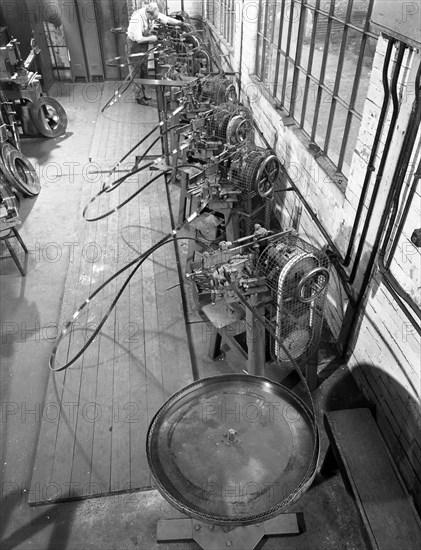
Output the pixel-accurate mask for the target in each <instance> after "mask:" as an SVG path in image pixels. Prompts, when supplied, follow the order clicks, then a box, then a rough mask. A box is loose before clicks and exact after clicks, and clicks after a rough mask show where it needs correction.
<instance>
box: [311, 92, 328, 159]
mask: <svg viewBox="0 0 421 550" xmlns="http://www.w3.org/2000/svg"><path fill="white" fill-rule="evenodd" d="M331 107H332V95H331V94H329V93H327V92H326V91H325V90H323V91H322V96H321V100H320V107H319V117H318V119H317V126H316V134H315V137H314V140H315V142H316V143H317V145H318V146H319V147H320V148H321V149H324V146H325V137H326V130H327V123H328V120H329V114H330V108H331Z"/></svg>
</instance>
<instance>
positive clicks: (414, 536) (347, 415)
mask: <svg viewBox="0 0 421 550" xmlns="http://www.w3.org/2000/svg"><path fill="white" fill-rule="evenodd" d="M325 427H326V432H327V435H328V437H329V441H330V447H329V449H328V452H327V454H326V458H325V460H324V462H323V465H322V469H321V473H322V475H327V474H329V473H330V472H331V471H332V468H334V467H335V466H338V467H339V469H340V471H341V474H342V476H343V478H344V481H345V484H346V486H347V489H348V490H350V491H351V493H352V495H353V497H354V499H355V502H356V505H357V507H358V511H359V513H360V515H361V518H362V522H363V526H364V532H365V535H366V536H367V539H368V543H369V544H370V545H371V547H372V548H373V549H376V550H377V549H378V550H419V549H420V548H421V522H420V518H419V515H418V514H417V511H416V509H415V506H414V505H413V503H412V500H411V498H410V496H409V494H408V492H407V490H406V488H405V486H404V483H403V481H402V478H401V476H400V474H399V472H398V470H397V468H396V466H395V464H394V462H393V460H392V458H391V456H390V454H389V451H388V448H387V447H386V444H385V442H384V440H383V438H382V436H381V435H380V432H379V430H378V428H377V425H376V423H375V421H374V418H373V416H372V414H371V412H370V410H369V409H366V408H363V409H347V410H343V411H331V412H327V413H326V414H325Z"/></svg>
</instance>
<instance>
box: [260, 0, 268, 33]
mask: <svg viewBox="0 0 421 550" xmlns="http://www.w3.org/2000/svg"><path fill="white" fill-rule="evenodd" d="M266 6H267V1H266V0H260V8H259V32H261V33H263V31H264V29H265V17H266Z"/></svg>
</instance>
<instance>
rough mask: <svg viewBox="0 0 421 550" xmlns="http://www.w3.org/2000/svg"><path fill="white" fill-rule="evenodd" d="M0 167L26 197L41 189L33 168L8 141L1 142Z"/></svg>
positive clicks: (13, 185)
mask: <svg viewBox="0 0 421 550" xmlns="http://www.w3.org/2000/svg"><path fill="white" fill-rule="evenodd" d="M0 157H1V163H0V168H1V170H2V171H3V172H4V175H5V176H6V179H7V181H8V183H9V185H11V186H12V187H14V188H15V189H17V190H18V191H20V192H21V193H23V195H25V196H28V197H34V196H35V195H38V193H39V192H40V191H41V184H40V181H39V178H38V175H37V173H36V171H35V168H34V167H33V166H32V164H31V163H30V162H29V160H28V159H27V158H26V157H25V155H23V154H22V153H21V152H20V151H18V149H16V148H15V147H13V145H12V144H10V143H7V142H6V143H3V144H2V145H1V149H0Z"/></svg>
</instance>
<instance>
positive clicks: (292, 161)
mask: <svg viewBox="0 0 421 550" xmlns="http://www.w3.org/2000/svg"><path fill="white" fill-rule="evenodd" d="M257 6H258V2H256V1H255V0H244V2H242V3H241V2H239V3H238V6H237V10H238V13H239V17H238V18H237V20H236V35H235V37H236V38H235V44H234V51H233V52H232V51H227V53H228V54H229V55H230V60H231V63H232V65H233V66H234V67H236V68H237V67H238V68H239V69H241V82H242V96H241V100H242V101H243V102H244V103H245V104H247V105H250V106H251V108H252V110H253V114H254V118H255V120H256V122H257V124H258V126H259V128H260V130H261V131H262V132H263V134H264V136H265V138H266V140H267V141H268V143H269V145H270V146H271V147H273V148H274V149H275V151H276V153H277V155H278V156H279V158H280V159H281V161H282V162H283V164H284V166H285V168H286V170H287V172H288V174H289V175H290V177H291V178H292V179H293V181H294V183H295V184H296V186H297V187H298V189H299V190H300V192H301V193H302V195H303V196H304V197H305V199H306V201H307V202H308V203H309V204H310V205H311V207H312V209H313V210H314V212H316V213H317V216H318V219H319V220H320V222H321V223H322V224H323V225H324V227H325V229H326V230H327V231H328V234H329V235H330V237H331V239H332V240H333V242H334V243H335V244H336V246H337V247H338V249H339V250H340V251H341V252H342V254H343V255H344V254H345V252H346V249H347V245H348V240H349V235H350V232H351V227H352V224H353V220H354V216H355V211H356V208H357V205H358V200H359V197H360V193H361V187H362V184H363V181H364V176H365V172H366V167H367V161H368V159H369V155H370V152H371V148H372V145H373V139H374V135H375V132H376V128H377V122H378V118H379V114H380V109H381V105H382V101H383V85H382V69H383V62H384V57H385V52H386V48H387V41H386V40H385V39H383V38H381V37H380V38H379V40H378V45H377V49H376V53H375V57H374V62H373V68H372V71H371V75H370V85H369V89H368V94H367V100H366V102H365V106H364V112H363V120H362V123H361V128H360V132H359V136H358V141H357V145H356V148H355V151H354V155H353V159H352V164H351V171H350V175H349V179H348V182H347V186H346V190H345V191H344V190H342V189H340V187H339V186H338V185H336V184H335V183H334V182H332V181H331V179H330V177H329V176H328V174H327V173H326V171H325V170H324V169H323V168H322V166H320V165H319V164H318V163H317V161H316V160H315V158H314V157H313V155H312V154H311V153H310V152H309V149H308V147H307V144H306V140H305V139H304V138H303V136H302V134H301V132H300V131H299V130H298V129H297V128H296V127H295V126H294V125H285V124H284V119H283V117H282V115H281V114H280V112H279V111H278V110H275V109H274V107H273V106H272V104H271V103H270V101H269V100H268V99H266V98H265V97H264V95H263V94H262V91H261V88H260V85H259V84H256V80H255V79H253V77H252V75H253V74H254V69H255V55H256V36H257V11H256V8H257ZM241 29H242V37H243V39H242V44H241ZM241 45H242V47H243V50H242V58H241V67H240V51H241ZM395 54H396V50H395V49H394V51H393V54H392V63H391V66H390V69H389V77H390V76H391V74H392V71H393V67H394V62H393V60H394V58H395ZM419 62H420V53H419V52H418V53H417V52H414V51H407V52H406V54H405V57H404V68H405V70H403V71H401V77H400V82H399V92H400V105H401V108H400V114H399V119H398V123H397V127H396V131H395V132H394V135H393V140H392V146H391V150H390V154H389V156H388V161H387V164H386V166H385V171H384V176H383V179H382V185H381V189H380V193H379V195H378V201H377V207H376V209H375V211H374V215H373V218H372V223H371V224H370V227H369V232H368V234H367V239H366V242H365V243H364V245H365V246H364V251H363V256H362V261H361V265H360V268H359V271H358V275H357V278H356V282H355V285H354V286H355V291H356V292H357V290H358V285H359V283H360V281H361V278H362V277H363V275H364V271H365V268H366V262H367V259H368V256H369V253H370V251H371V249H372V245H373V242H374V238H375V234H376V231H377V227H378V221H379V219H380V215H381V212H382V211H383V206H384V202H385V199H386V195H387V192H388V190H389V188H390V183H391V180H392V178H393V174H394V171H395V168H396V163H397V158H398V154H399V151H400V149H401V145H402V141H403V138H404V135H405V132H406V129H407V125H408V121H409V117H410V111H411V106H412V103H413V100H414V92H413V90H414V85H413V83H414V81H415V76H414V75H415V70H416V68H417V67H418V64H419ZM391 114H392V111H391V108H390V109H389V111H388V113H387V116H386V124H385V131H384V132H383V135H382V136H381V138H380V142H381V143H380V146H379V150H378V157H377V158H376V160H375V166H376V171H375V172H374V173H373V174H372V178H371V188H370V189H369V192H368V196H367V199H366V203H365V208H364V212H363V216H362V219H361V223H360V226H359V229H358V233H357V239H356V241H355V242H356V244H357V245H358V242H359V237H360V234H361V231H362V227H363V223H364V220H365V216H366V212H367V206H368V204H369V200H370V197H371V192H372V186H373V184H374V181H375V178H376V173H377V168H378V166H379V162H380V158H381V154H382V151H383V147H384V143H385V139H386V133H387V129H388V123H389V122H390V118H391ZM418 143H419V142H418ZM419 154H420V145H418V146H417V147H416V155H419ZM416 155H415V156H416ZM415 156H414V158H413V159H412V161H411V163H412V166H415V162H416V160H417V159H416V158H415ZM411 182H412V178H408V181H407V182H406V183H407V185H410V184H411ZM406 192H407V191H405V193H406ZM420 199H421V197H420V189H419V188H418V192H417V194H416V196H415V198H414V201H413V205H412V209H411V212H410V216H409V217H408V220H407V223H406V224H405V228H404V232H403V234H402V237H401V238H400V240H399V246H398V250H397V252H396V254H395V259H394V261H393V262H392V266H391V269H392V273H393V274H394V275H395V277H396V278H397V279H398V281H399V282H400V283H401V284H402V286H403V287H404V289H405V290H406V291H407V292H408V293H409V294H410V295H412V296H413V297H414V299H415V300H416V301H417V302H418V304H420V301H421V299H420V280H421V265H420V249H417V248H415V247H414V246H413V245H412V243H411V242H410V241H409V238H410V236H411V234H412V231H413V229H415V228H418V227H420V225H421V223H420V221H419V220H420V210H421V208H420V206H421V203H420ZM277 211H278V213H279V218H280V220H281V222H282V223H283V225H284V226H287V225H289V224H290V223H291V222H292V221H293V220H294V219H295V220H296V219H299V230H300V232H301V234H302V235H303V237H304V238H306V239H307V240H309V241H310V242H312V243H313V244H316V245H318V246H320V247H326V246H327V243H326V241H325V239H324V237H323V235H322V234H321V233H320V231H319V230H318V229H317V227H316V225H315V224H314V222H313V221H312V219H311V217H310V216H309V214H308V213H307V211H306V210H305V208H303V207H302V205H301V204H300V201H299V199H298V198H297V196H296V195H295V194H294V193H285V194H284V195H283V200H281V201H280V204H279V205H278V209H277ZM366 296H367V298H366V306H365V310H364V312H363V314H362V316H361V318H360V319H359V320H358V323H359V330H358V331H357V333H356V335H355V337H354V341H353V342H352V346H351V349H350V359H349V367H350V369H351V371H352V373H353V374H354V377H355V379H356V380H357V382H358V383H359V385H360V387H361V389H362V390H363V392H364V393H365V395H366V396H367V398H368V399H369V400H370V401H371V402H373V404H375V405H376V410H377V421H378V425H379V427H380V429H381V431H382V434H383V436H384V438H385V440H386V442H387V444H388V446H389V448H390V449H391V451H392V454H393V456H395V457H396V463H397V466H398V468H399V470H400V472H401V474H402V476H403V478H404V480H405V482H406V484H407V486H408V489H409V490H410V492H411V494H412V495H413V497H414V500H415V502H416V504H417V506H418V508H419V509H421V492H420V478H419V476H420V472H421V449H420V433H421V421H420V406H419V404H420V384H421V380H420V368H421V367H420V365H421V341H420V338H419V336H418V334H417V332H416V331H415V329H414V328H413V327H412V326H411V325H410V324H409V322H408V319H407V318H406V316H405V315H404V313H403V312H402V311H401V309H400V308H399V306H398V304H397V303H396V302H395V300H394V299H393V297H392V295H391V294H390V293H389V291H388V290H387V288H386V287H385V286H384V284H383V283H382V281H381V278H380V277H379V276H377V277H375V278H374V279H373V281H372V282H371V285H370V288H369V289H367V295H366ZM346 305H347V300H346V294H345V292H344V290H343V288H341V284H340V283H339V279H338V277H337V276H335V275H334V276H333V277H332V284H331V285H330V291H329V295H328V305H327V310H328V312H327V319H328V322H329V325H330V328H331V330H332V332H333V334H334V335H335V336H337V335H338V333H339V330H340V328H341V325H342V321H343V317H344V312H345V310H346Z"/></svg>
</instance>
